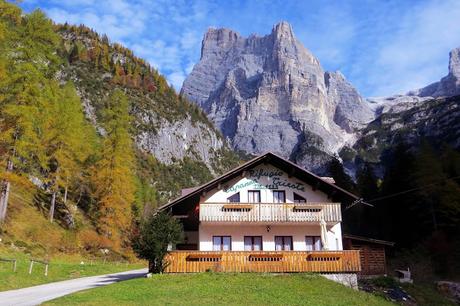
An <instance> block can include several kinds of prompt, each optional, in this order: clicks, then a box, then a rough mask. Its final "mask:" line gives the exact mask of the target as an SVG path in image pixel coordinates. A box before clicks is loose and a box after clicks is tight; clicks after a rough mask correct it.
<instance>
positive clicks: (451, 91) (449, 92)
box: [407, 48, 460, 98]
mask: <svg viewBox="0 0 460 306" xmlns="http://www.w3.org/2000/svg"><path fill="white" fill-rule="evenodd" d="M407 94H408V95H409V96H419V97H434V98H437V97H450V96H456V95H460V48H455V49H453V50H452V51H450V53H449V73H448V74H447V76H445V77H443V78H442V79H441V80H440V81H439V82H435V83H433V84H430V85H428V86H426V87H423V88H420V89H417V90H413V91H410V92H408V93H407Z"/></svg>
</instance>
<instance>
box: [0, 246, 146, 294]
mask: <svg viewBox="0 0 460 306" xmlns="http://www.w3.org/2000/svg"><path fill="white" fill-rule="evenodd" d="M0 257H6V258H16V259H17V260H18V263H17V270H16V273H13V269H12V264H11V263H0V291H4V290H10V289H18V288H24V287H30V286H34V285H39V284H44V283H49V282H56V281H61V280H66V279H71V278H77V277H84V276H91V275H99V274H106V273H112V272H122V271H127V270H132V269H139V268H143V267H144V266H145V265H141V264H125V263H123V264H121V263H119V264H117V263H109V262H107V263H105V264H104V263H102V262H101V261H98V262H94V263H93V264H90V262H89V261H86V260H85V259H82V258H79V257H78V256H76V255H75V256H64V255H61V256H59V257H55V258H52V259H51V261H50V265H49V271H48V276H45V275H44V270H45V268H44V266H43V265H40V264H35V265H34V268H33V272H32V274H30V275H29V274H28V268H29V258H30V256H28V255H25V254H23V253H20V252H15V253H13V252H7V251H6V250H5V249H0ZM81 260H84V263H85V264H83V265H81V264H80V261H81Z"/></svg>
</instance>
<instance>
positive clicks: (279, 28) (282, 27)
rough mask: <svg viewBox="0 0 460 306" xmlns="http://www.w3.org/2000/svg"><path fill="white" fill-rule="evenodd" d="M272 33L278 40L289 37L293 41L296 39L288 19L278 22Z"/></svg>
mask: <svg viewBox="0 0 460 306" xmlns="http://www.w3.org/2000/svg"><path fill="white" fill-rule="evenodd" d="M272 35H273V36H274V37H275V38H276V39H278V40H282V39H287V40H291V41H292V40H294V39H295V37H294V32H293V31H292V27H291V25H290V24H289V23H288V22H287V21H281V22H280V23H277V24H276V25H275V26H274V27H273V30H272Z"/></svg>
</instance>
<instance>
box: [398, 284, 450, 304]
mask: <svg viewBox="0 0 460 306" xmlns="http://www.w3.org/2000/svg"><path fill="white" fill-rule="evenodd" d="M402 287H403V288H404V290H406V291H407V293H409V294H410V295H411V296H412V297H413V298H415V300H416V301H417V304H418V305H421V306H455V305H456V304H455V303H454V302H453V301H450V300H449V299H447V298H446V297H445V296H443V295H442V294H441V293H439V292H438V291H437V290H436V287H435V286H434V284H416V285H413V284H403V285H402Z"/></svg>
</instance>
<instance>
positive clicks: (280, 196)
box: [273, 190, 286, 203]
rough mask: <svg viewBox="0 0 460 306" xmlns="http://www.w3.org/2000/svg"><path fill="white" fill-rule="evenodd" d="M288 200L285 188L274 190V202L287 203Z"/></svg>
mask: <svg viewBox="0 0 460 306" xmlns="http://www.w3.org/2000/svg"><path fill="white" fill-rule="evenodd" d="M285 202H286V193H285V192H284V190H274V191H273V203H285Z"/></svg>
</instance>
